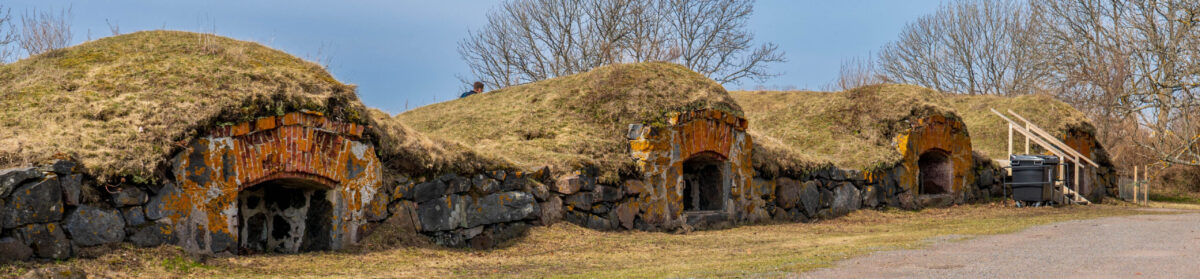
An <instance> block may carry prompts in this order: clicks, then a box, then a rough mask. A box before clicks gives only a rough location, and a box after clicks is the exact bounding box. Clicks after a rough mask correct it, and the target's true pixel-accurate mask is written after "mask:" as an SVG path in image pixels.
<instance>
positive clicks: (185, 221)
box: [154, 112, 381, 254]
mask: <svg viewBox="0 0 1200 279" xmlns="http://www.w3.org/2000/svg"><path fill="white" fill-rule="evenodd" d="M364 128H365V127H363V126H359V125H355V124H346V123H339V122H335V121H331V120H328V119H326V118H325V117H323V116H322V115H320V114H316V113H301V112H294V113H288V114H286V115H283V116H280V117H265V118H260V119H258V120H256V121H252V122H245V123H240V124H237V125H232V126H226V127H223V128H218V129H216V130H214V131H213V132H212V133H211V134H209V135H207V136H204V137H200V138H197V139H194V140H192V141H191V142H189V143H188V144H187V147H186V148H185V149H184V150H183V151H181V152H179V153H178V154H177V155H176V156H174V158H173V159H172V160H171V174H172V176H173V177H170V178H171V179H170V181H171V183H168V184H167V185H166V186H164V188H165V189H164V190H163V191H161V193H159V194H158V195H156V196H155V197H154V202H155V206H160V207H161V210H162V215H163V216H164V217H165V219H167V220H168V222H167V223H170V224H171V225H172V227H173V229H174V231H175V236H176V237H177V238H178V239H179V242H178V243H177V245H179V246H182V247H184V249H186V250H188V251H191V252H195V253H203V254H221V253H230V254H238V253H239V251H240V248H247V247H239V245H238V244H239V242H241V240H242V239H241V237H240V233H241V232H242V230H241V229H240V226H242V225H248V226H261V225H262V223H259V221H261V220H260V219H256V217H254V216H250V215H239V211H240V210H239V206H238V204H239V203H238V200H239V196H240V195H241V194H242V192H243V191H244V190H246V189H247V188H250V187H255V186H257V185H260V184H264V183H268V182H269V183H270V184H271V185H279V187H286V188H298V189H311V190H316V191H319V193H318V195H311V194H310V195H309V196H310V197H312V198H311V202H307V201H306V202H304V203H293V204H292V206H294V205H295V204H305V205H306V206H304V207H302V208H299V209H296V208H291V207H278V205H279V204H272V205H273V206H275V207H271V210H277V211H283V210H289V209H292V210H293V211H295V210H300V211H304V212H314V213H317V211H319V210H312V208H310V207H308V206H307V205H308V204H317V205H324V204H327V205H328V206H327V207H326V208H321V209H322V210H324V211H328V212H319V213H317V214H316V215H313V216H314V217H315V218H321V220H315V222H316V223H315V224H320V225H318V226H305V225H303V224H300V223H294V222H287V226H286V227H281V228H279V229H274V228H273V230H278V231H280V232H279V234H286V237H290V238H297V240H296V241H297V242H302V241H303V240H304V239H310V240H313V241H319V242H321V243H302V244H296V243H292V244H287V245H289V248H287V249H284V251H291V252H294V251H295V250H294V249H298V247H299V246H300V245H303V246H306V247H311V248H312V249H317V250H326V249H333V250H336V249H340V248H342V247H345V246H346V245H349V244H352V243H354V242H356V241H357V235H358V234H357V230H358V227H359V226H361V225H362V224H364V223H365V222H366V220H365V219H366V216H365V214H366V212H365V211H366V204H367V203H368V202H370V201H371V200H372V199H373V198H374V196H375V194H376V192H377V191H378V189H379V187H380V185H381V184H380V183H381V177H380V175H381V164H380V162H379V159H377V157H376V155H375V147H374V146H372V145H371V144H370V143H367V142H363V141H361V140H360V137H361V136H362V132H363V129H364ZM268 198H269V197H268ZM274 216H275V217H280V216H281V215H274ZM239 218H243V219H242V220H239ZM284 219H286V218H284ZM283 223H284V222H275V223H273V224H283ZM318 230H320V231H318ZM285 231H290V232H285ZM307 234H322V235H321V236H314V237H303V236H305V235H307ZM255 236H258V235H255ZM245 240H246V243H249V242H255V241H258V239H245Z"/></svg>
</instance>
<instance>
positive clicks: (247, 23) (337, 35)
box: [0, 0, 941, 113]
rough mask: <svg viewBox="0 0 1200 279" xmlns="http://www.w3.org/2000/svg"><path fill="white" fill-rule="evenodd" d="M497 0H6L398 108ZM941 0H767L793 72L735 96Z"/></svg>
mask: <svg viewBox="0 0 1200 279" xmlns="http://www.w3.org/2000/svg"><path fill="white" fill-rule="evenodd" d="M497 3H499V1H482V0H447V1H410V0H402V1H368V0H347V1H313V0H294V1H282V0H261V1H246V0H242V1H230V0H211V1H210V0H202V1H151V0H142V1H136V0H104V1H65V0H3V1H0V5H3V6H4V7H6V8H11V9H12V11H13V13H14V14H17V13H21V12H24V11H26V10H28V9H60V8H65V7H68V6H70V7H71V8H72V11H73V17H72V20H71V22H72V26H73V27H72V28H73V31H74V33H75V39H74V41H75V43H80V42H83V41H85V40H87V38H88V36H89V34H90V36H91V38H93V39H95V38H100V37H105V36H109V35H111V32H110V31H109V27H108V24H107V23H106V21H105V20H106V19H107V20H108V22H112V23H115V24H117V25H118V26H120V29H121V32H122V33H129V32H134V31H139V30H155V29H164V28H165V29H172V30H189V31H210V30H212V29H214V26H215V31H216V33H217V34H219V35H222V36H227V37H233V38H237V39H241V40H249V41H255V42H259V43H262V44H264V45H267V46H270V47H273V48H277V49H281V50H283V51H286V52H289V53H291V54H294V55H296V56H300V57H305V58H309V59H310V60H311V59H313V58H314V57H317V56H316V55H317V53H318V52H320V53H321V54H323V56H328V57H330V58H331V61H332V62H331V63H330V70H331V71H332V72H333V74H334V76H335V77H337V78H338V79H339V80H341V81H343V82H348V83H353V84H356V85H358V89H359V97H360V98H361V99H362V100H363V102H364V103H366V104H367V105H368V106H372V107H377V108H380V109H383V110H385V111H388V112H392V113H398V112H402V111H404V110H405V108H406V107H407V108H413V107H417V106H421V105H426V104H431V103H434V102H441V101H446V100H448V99H451V98H454V97H457V96H458V94H459V93H461V92H459V91H460V89H461V88H463V85H461V84H459V81H458V78H457V77H456V76H467V75H469V73H470V72H469V70H468V69H467V67H466V65H465V63H463V62H462V60H461V59H460V58H459V56H458V52H457V51H456V48H457V43H458V41H459V40H462V38H464V37H465V36H466V34H467V30H470V29H477V28H480V27H482V26H483V24H484V22H485V20H484V18H483V16H484V15H485V14H486V13H487V11H488V10H489V9H491V8H492V7H493V6H495V5H497ZM940 3H941V1H934V0H929V1H886V0H870V1H808V0H804V1H783V0H759V1H758V3H757V5H756V6H755V12H754V15H753V16H752V18H751V19H750V26H749V28H750V29H751V30H753V31H754V32H755V33H756V34H757V37H756V40H758V41H759V42H767V41H770V42H774V43H776V44H778V45H779V46H780V48H781V49H782V50H784V51H786V52H787V58H788V59H789V61H788V62H787V63H783V64H775V65H773V66H772V70H774V71H777V72H782V73H783V75H782V76H779V77H775V78H772V79H770V80H767V81H765V82H762V83H756V82H753V81H746V82H743V83H742V84H741V85H733V84H729V85H726V87H727V88H728V89H730V90H735V89H754V88H758V87H759V86H765V87H768V88H788V87H794V88H799V89H805V88H808V89H820V88H821V87H823V86H824V85H826V84H828V83H829V82H830V81H831V80H833V79H834V78H836V77H837V70H838V66H839V64H840V63H841V61H842V60H844V59H848V58H851V57H854V56H866V55H868V54H870V53H873V52H875V51H876V50H878V49H879V47H880V46H882V45H883V44H885V43H887V42H888V41H891V40H892V39H894V38H895V37H896V35H897V34H898V33H899V32H900V29H901V28H903V26H904V24H905V23H906V22H908V21H911V20H913V19H915V18H917V17H919V16H921V15H923V14H927V13H931V12H933V11H934V10H935V9H936V8H937V6H938V5H939V4H940Z"/></svg>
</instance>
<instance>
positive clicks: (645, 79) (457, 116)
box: [397, 63, 741, 181]
mask: <svg viewBox="0 0 1200 279" xmlns="http://www.w3.org/2000/svg"><path fill="white" fill-rule="evenodd" d="M700 108H715V109H720V110H725V111H729V112H733V113H735V114H738V115H740V114H741V108H740V107H738V105H737V104H736V103H734V102H733V100H732V99H731V98H730V97H729V95H728V94H727V93H726V92H725V89H724V88H723V87H721V85H720V84H717V83H716V82H713V81H712V80H709V79H708V78H705V77H704V76H703V75H700V74H698V73H695V72H692V71H690V70H688V69H687V68H685V67H683V66H679V65H675V64H670V63H641V64H624V65H612V66H605V67H600V68H597V69H594V70H592V71H589V72H586V73H581V74H576V75H571V76H566V77H560V78H555V79H550V80H545V81H539V82H535V83H530V84H525V85H519V86H513V87H508V88H503V89H499V90H495V91H491V92H487V93H486V94H477V95H473V96H470V97H467V98H462V99H457V100H452V101H447V102H443V103H438V104H432V105H428V106H424V107H420V108H417V109H414V110H411V111H408V112H405V113H402V114H400V115H398V116H397V118H398V119H400V120H401V121H402V122H403V123H405V124H407V125H409V126H410V127H412V128H413V129H415V130H417V131H420V132H422V133H425V134H427V135H429V136H430V137H433V138H438V139H442V140H447V141H452V142H458V143H462V144H464V145H466V146H468V147H471V148H473V149H475V150H477V151H478V152H480V153H483V154H486V155H488V156H491V157H496V158H505V159H508V160H510V161H512V162H513V163H514V164H516V165H518V166H521V167H525V168H539V167H542V166H550V167H551V170H552V171H553V172H555V173H562V172H566V171H572V170H575V169H579V168H580V167H584V166H592V167H598V168H599V169H600V171H601V178H602V179H604V180H606V181H614V180H616V177H617V175H618V173H619V172H621V171H623V170H631V169H632V167H633V166H632V160H630V159H629V155H628V152H627V151H626V149H627V148H628V144H627V143H626V139H625V135H626V134H625V133H626V132H627V131H628V125H629V124H635V123H644V124H651V125H662V124H663V123H665V122H666V116H667V114H668V113H670V112H676V111H686V110H694V109H700Z"/></svg>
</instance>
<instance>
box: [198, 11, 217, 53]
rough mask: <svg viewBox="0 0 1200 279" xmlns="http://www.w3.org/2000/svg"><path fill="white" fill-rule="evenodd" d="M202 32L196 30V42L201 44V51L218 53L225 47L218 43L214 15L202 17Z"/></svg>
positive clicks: (200, 21)
mask: <svg viewBox="0 0 1200 279" xmlns="http://www.w3.org/2000/svg"><path fill="white" fill-rule="evenodd" d="M198 22H199V23H200V32H196V43H197V44H199V45H200V52H202V53H206V54H218V53H220V52H221V51H222V50H224V48H222V47H221V45H220V44H217V42H216V40H217V23H216V21H215V20H213V19H212V17H208V16H205V17H201V18H200V20H199V21H198Z"/></svg>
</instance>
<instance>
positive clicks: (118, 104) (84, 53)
mask: <svg viewBox="0 0 1200 279" xmlns="http://www.w3.org/2000/svg"><path fill="white" fill-rule="evenodd" d="M0 107H3V108H5V109H4V110H2V111H0V168H2V167H12V166H18V165H23V164H25V163H28V162H31V161H39V160H45V159H47V158H51V157H56V156H74V157H76V158H77V159H78V160H79V161H81V162H82V163H83V164H84V166H86V168H87V170H88V172H89V173H90V174H91V175H93V176H96V177H98V178H99V179H100V180H102V181H104V180H107V179H110V178H114V177H117V176H122V177H125V176H128V177H132V178H133V179H134V180H153V179H154V178H155V174H154V170H155V169H156V168H157V167H158V166H160V165H161V164H163V163H164V162H165V161H166V159H167V157H168V156H170V155H172V154H173V153H174V152H175V151H176V150H179V148H180V147H181V145H180V144H178V143H179V142H181V141H185V140H188V139H191V138H194V137H196V136H198V135H201V134H203V133H205V132H206V131H207V129H209V128H211V127H215V126H218V125H228V124H232V123H237V122H241V121H246V120H250V119H254V118H255V117H259V116H266V115H281V114H283V113H285V112H288V111H298V110H309V111H317V112H322V113H324V114H325V115H326V116H327V117H330V118H331V119H334V120H337V121H342V122H352V123H359V124H367V125H371V126H373V127H381V129H372V133H371V134H370V135H369V137H370V140H372V141H378V142H384V143H401V144H385V145H384V147H383V148H381V150H382V151H381V153H384V154H383V155H385V156H384V157H389V156H390V155H394V154H421V155H419V157H416V159H414V160H412V161H413V162H406V163H404V164H409V165H411V166H410V167H436V166H447V165H452V164H451V163H448V162H447V161H445V160H455V158H460V159H461V158H463V157H469V156H467V155H464V154H460V153H461V152H459V151H454V150H456V148H454V147H446V146H445V145H444V143H442V142H437V141H432V140H428V139H423V138H421V137H420V136H419V135H415V133H413V132H411V131H409V130H407V128H405V127H403V125H400V124H399V123H390V122H392V120H391V117H390V116H388V115H386V114H385V113H382V112H369V111H368V110H367V109H366V108H365V107H364V106H363V105H362V104H361V102H360V101H359V100H358V97H357V96H356V95H355V88H354V86H352V85H347V84H343V83H341V82H338V81H337V80H335V79H334V78H333V76H331V75H330V74H329V73H328V72H326V71H325V70H324V69H323V68H322V67H321V66H319V65H317V64H314V63H311V62H308V61H305V60H303V59H300V58H297V57H295V56H292V55H289V54H287V53H284V52H282V51H278V50H275V49H271V48H268V47H265V46H262V45H260V44H257V43H253V42H245V41H238V40H234V39H229V38H224V37H218V36H213V35H209V34H198V33H189V32H177V31H147V32H138V33H132V34H127V35H120V36H114V37H109V38H103V39H99V40H95V41H90V42H86V43H83V44H80V45H77V46H73V47H69V48H66V49H61V50H56V51H52V52H49V53H44V54H41V55H37V56H33V57H30V58H27V59H23V60H21V61H17V62H15V63H12V64H9V65H4V66H0ZM374 131H378V132H374ZM416 149H421V150H416ZM430 150H433V151H430Z"/></svg>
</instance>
